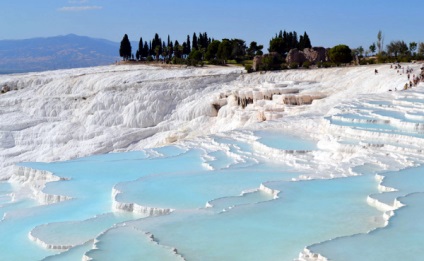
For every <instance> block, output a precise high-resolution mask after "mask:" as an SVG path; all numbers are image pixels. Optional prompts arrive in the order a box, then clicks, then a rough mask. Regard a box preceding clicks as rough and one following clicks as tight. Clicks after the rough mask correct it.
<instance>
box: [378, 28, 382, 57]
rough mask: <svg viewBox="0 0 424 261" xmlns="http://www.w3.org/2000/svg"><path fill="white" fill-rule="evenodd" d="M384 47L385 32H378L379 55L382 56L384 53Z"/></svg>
mask: <svg viewBox="0 0 424 261" xmlns="http://www.w3.org/2000/svg"><path fill="white" fill-rule="evenodd" d="M383 45H384V37H383V32H381V30H380V31H378V34H377V48H378V53H379V54H380V53H381V52H382V51H383Z"/></svg>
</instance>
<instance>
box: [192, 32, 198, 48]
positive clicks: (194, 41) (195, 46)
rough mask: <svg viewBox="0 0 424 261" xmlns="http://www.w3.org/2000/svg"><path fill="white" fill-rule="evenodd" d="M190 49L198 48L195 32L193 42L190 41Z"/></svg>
mask: <svg viewBox="0 0 424 261" xmlns="http://www.w3.org/2000/svg"><path fill="white" fill-rule="evenodd" d="M191 46H192V49H196V50H197V49H198V47H199V46H198V43H197V35H196V33H193V43H192V45H191Z"/></svg>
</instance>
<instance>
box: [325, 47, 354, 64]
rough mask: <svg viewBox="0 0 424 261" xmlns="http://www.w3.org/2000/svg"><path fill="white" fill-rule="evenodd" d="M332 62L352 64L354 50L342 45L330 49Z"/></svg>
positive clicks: (329, 54)
mask: <svg viewBox="0 0 424 261" xmlns="http://www.w3.org/2000/svg"><path fill="white" fill-rule="evenodd" d="M328 56H329V58H330V60H331V61H332V62H334V63H336V64H341V63H350V62H351V61H352V59H353V57H352V50H351V49H350V48H349V46H347V45H344V44H340V45H336V46H334V47H333V48H331V49H330V51H329V52H328Z"/></svg>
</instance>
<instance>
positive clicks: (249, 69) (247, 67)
mask: <svg viewBox="0 0 424 261" xmlns="http://www.w3.org/2000/svg"><path fill="white" fill-rule="evenodd" d="M244 69H245V70H246V71H247V72H248V73H251V72H253V69H252V65H251V64H246V65H244Z"/></svg>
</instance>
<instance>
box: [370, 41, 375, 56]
mask: <svg viewBox="0 0 424 261" xmlns="http://www.w3.org/2000/svg"><path fill="white" fill-rule="evenodd" d="M375 49H376V46H375V43H372V44H371V45H370V51H371V54H374V53H375Z"/></svg>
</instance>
